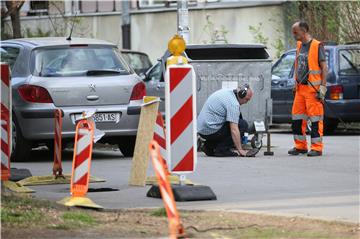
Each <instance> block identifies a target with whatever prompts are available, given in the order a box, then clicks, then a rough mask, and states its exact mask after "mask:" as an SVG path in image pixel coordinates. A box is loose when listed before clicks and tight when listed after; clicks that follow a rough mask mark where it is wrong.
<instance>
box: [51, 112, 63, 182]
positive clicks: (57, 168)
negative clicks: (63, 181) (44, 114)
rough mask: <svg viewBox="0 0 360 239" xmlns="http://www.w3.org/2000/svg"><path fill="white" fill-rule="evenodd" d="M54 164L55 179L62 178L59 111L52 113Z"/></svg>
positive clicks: (60, 115)
mask: <svg viewBox="0 0 360 239" xmlns="http://www.w3.org/2000/svg"><path fill="white" fill-rule="evenodd" d="M54 126H55V127H54V131H55V132H54V164H53V175H54V176H55V178H58V177H62V178H65V177H64V176H63V174H62V164H61V149H62V135H61V131H62V114H61V110H60V109H55V111H54Z"/></svg>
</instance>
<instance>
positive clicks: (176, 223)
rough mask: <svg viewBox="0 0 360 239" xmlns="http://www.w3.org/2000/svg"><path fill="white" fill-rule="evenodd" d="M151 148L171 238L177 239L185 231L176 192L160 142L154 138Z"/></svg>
mask: <svg viewBox="0 0 360 239" xmlns="http://www.w3.org/2000/svg"><path fill="white" fill-rule="evenodd" d="M149 148H150V156H151V161H152V163H153V165H154V169H155V174H156V177H157V179H158V184H159V187H160V193H161V197H162V199H163V202H164V206H165V210H166V214H167V216H168V220H169V231H170V238H174V239H177V238H179V237H180V236H184V233H185V231H184V228H183V226H182V224H181V222H180V216H179V213H178V211H177V208H176V203H175V200H174V194H173V192H172V189H171V186H170V183H169V179H168V177H167V170H166V169H165V164H164V161H163V160H162V159H161V155H160V149H159V145H158V143H157V142H156V141H155V140H153V141H152V142H151V143H150V145H149Z"/></svg>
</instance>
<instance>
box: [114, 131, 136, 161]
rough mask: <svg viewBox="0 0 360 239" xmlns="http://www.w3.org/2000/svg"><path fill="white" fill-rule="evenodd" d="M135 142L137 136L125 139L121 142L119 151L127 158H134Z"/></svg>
mask: <svg viewBox="0 0 360 239" xmlns="http://www.w3.org/2000/svg"><path fill="white" fill-rule="evenodd" d="M135 142H136V136H128V137H123V138H121V139H120V140H119V143H118V146H119V149H120V151H121V153H122V154H123V155H124V156H125V157H132V156H133V155H134V149H135Z"/></svg>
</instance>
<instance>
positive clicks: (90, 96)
mask: <svg viewBox="0 0 360 239" xmlns="http://www.w3.org/2000/svg"><path fill="white" fill-rule="evenodd" d="M86 99H87V100H91V101H94V100H98V99H99V96H97V95H88V96H86Z"/></svg>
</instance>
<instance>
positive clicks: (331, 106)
mask: <svg viewBox="0 0 360 239" xmlns="http://www.w3.org/2000/svg"><path fill="white" fill-rule="evenodd" d="M325 52H326V61H327V65H328V69H329V72H328V76H327V89H328V91H327V94H326V101H327V104H325V106H324V110H325V114H324V129H325V132H332V131H334V130H335V129H336V128H337V126H338V123H339V119H338V117H340V118H341V119H342V120H343V121H344V122H360V45H359V44H349V45H336V44H330V45H326V44H325ZM295 55H296V50H295V49H292V50H289V51H287V52H285V53H284V54H283V55H282V56H281V57H280V59H279V60H278V61H277V62H276V63H275V64H274V65H273V67H272V82H271V97H272V99H273V122H274V123H290V122H291V108H292V103H293V99H294V97H293V93H292V89H293V87H294V83H295V81H294V61H295Z"/></svg>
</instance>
